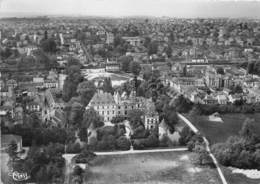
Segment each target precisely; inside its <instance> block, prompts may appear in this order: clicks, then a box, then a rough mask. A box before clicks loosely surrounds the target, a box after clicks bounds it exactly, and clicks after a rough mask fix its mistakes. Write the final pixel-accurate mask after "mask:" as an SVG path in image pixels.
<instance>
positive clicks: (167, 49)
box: [165, 46, 172, 58]
mask: <svg viewBox="0 0 260 184" xmlns="http://www.w3.org/2000/svg"><path fill="white" fill-rule="evenodd" d="M165 52H166V54H167V56H168V57H169V58H170V57H172V48H171V46H168V47H166V49H165Z"/></svg>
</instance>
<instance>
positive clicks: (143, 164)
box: [85, 152, 221, 184]
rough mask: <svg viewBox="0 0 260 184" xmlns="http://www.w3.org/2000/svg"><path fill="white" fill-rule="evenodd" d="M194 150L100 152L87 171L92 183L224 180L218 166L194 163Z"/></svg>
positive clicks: (213, 183)
mask: <svg viewBox="0 0 260 184" xmlns="http://www.w3.org/2000/svg"><path fill="white" fill-rule="evenodd" d="M192 158H194V153H190V152H163V153H140V154H127V155H109V156H98V157H97V158H96V159H95V160H94V161H93V164H92V165H91V166H90V167H89V171H88V172H87V173H86V177H85V180H86V183H89V184H107V183H113V184H121V183H135V184H137V183H138V184H141V183H142V184H144V183H149V184H153V183H172V184H221V182H220V179H219V176H218V174H217V171H216V169H215V168H209V167H199V166H198V165H194V164H193V161H192Z"/></svg>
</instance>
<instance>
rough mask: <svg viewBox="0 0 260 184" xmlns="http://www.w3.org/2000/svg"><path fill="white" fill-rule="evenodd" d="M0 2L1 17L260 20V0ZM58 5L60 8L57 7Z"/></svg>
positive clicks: (31, 0)
mask: <svg viewBox="0 0 260 184" xmlns="http://www.w3.org/2000/svg"><path fill="white" fill-rule="evenodd" d="M0 3H1V4H0V9H1V12H0V18H6V17H17V18H19V17H35V16H56V17H57V16H65V17H66V16H68V17H88V16H92V17H109V18H120V17H138V16H140V17H169V18H251V19H259V18H260V14H259V10H260V1H216V0H213V1H209V0H184V1H180V0H174V1H171V0H156V1H155V0H150V1H149V0H85V1H84V0H77V1H76V2H75V1H73V0H56V1H55V2H52V1H51V0H45V1H44V2H40V0H8V1H7V0H2V1H0ZM61 4H62V5H63V6H60V5H61ZM36 9H37V10H36Z"/></svg>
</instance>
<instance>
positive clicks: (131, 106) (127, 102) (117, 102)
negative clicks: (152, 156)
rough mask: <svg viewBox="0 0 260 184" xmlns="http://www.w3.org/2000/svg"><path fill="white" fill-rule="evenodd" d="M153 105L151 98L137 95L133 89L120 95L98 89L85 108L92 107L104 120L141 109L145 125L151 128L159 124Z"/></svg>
mask: <svg viewBox="0 0 260 184" xmlns="http://www.w3.org/2000/svg"><path fill="white" fill-rule="evenodd" d="M153 106H154V104H153V102H152V100H151V99H146V98H144V97H137V96H136V93H135V91H132V92H131V93H130V95H127V94H126V93H125V92H124V93H123V94H122V95H120V94H119V93H118V92H115V93H114V95H112V94H111V93H106V92H103V91H101V90H99V91H98V92H97V93H95V94H94V96H93V98H92V99H91V100H90V102H89V104H88V106H87V107H86V108H87V109H88V108H91V107H92V108H94V109H95V110H96V111H97V112H98V113H99V115H100V116H101V117H103V118H104V121H111V120H112V119H113V118H114V117H116V116H126V117H127V116H128V114H129V112H130V111H131V110H141V111H143V112H144V123H145V127H146V128H147V129H151V128H155V127H156V126H157V125H158V124H159V115H158V113H157V112H156V111H155V108H153ZM151 107H152V108H151Z"/></svg>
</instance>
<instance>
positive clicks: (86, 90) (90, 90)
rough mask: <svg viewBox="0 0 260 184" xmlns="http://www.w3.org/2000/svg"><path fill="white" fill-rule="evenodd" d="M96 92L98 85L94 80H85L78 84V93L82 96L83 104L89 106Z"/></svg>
mask: <svg viewBox="0 0 260 184" xmlns="http://www.w3.org/2000/svg"><path fill="white" fill-rule="evenodd" d="M95 92H96V86H95V84H94V83H93V82H92V81H84V82H82V83H80V84H79V85H78V88H77V93H78V94H79V95H80V97H81V101H82V104H83V105H84V106H87V105H88V103H89V101H90V100H91V98H92V97H93V95H94V94H95Z"/></svg>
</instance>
